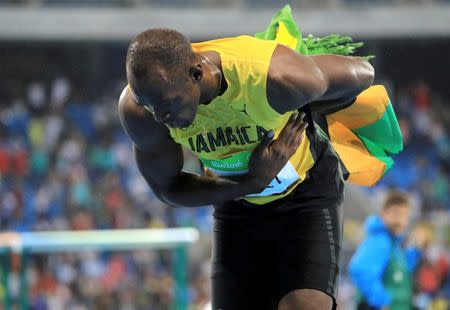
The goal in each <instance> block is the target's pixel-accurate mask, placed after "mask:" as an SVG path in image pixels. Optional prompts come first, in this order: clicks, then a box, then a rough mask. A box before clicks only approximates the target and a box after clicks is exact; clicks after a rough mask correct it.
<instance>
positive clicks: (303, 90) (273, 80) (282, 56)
mask: <svg viewBox="0 0 450 310" xmlns="http://www.w3.org/2000/svg"><path fill="white" fill-rule="evenodd" d="M266 87H267V99H268V101H269V104H270V105H271V106H272V108H273V109H275V110H276V111H277V112H279V113H285V112H287V111H292V110H295V109H297V108H298V107H299V106H302V105H303V102H301V101H304V102H308V100H310V98H313V97H316V96H317V95H318V94H321V93H323V91H324V83H323V79H322V77H321V71H320V69H319V68H318V67H317V66H316V64H315V62H314V61H313V60H312V59H311V58H310V57H308V56H304V55H301V54H299V53H298V52H296V51H294V50H293V49H291V48H289V47H287V46H285V45H283V44H279V45H278V46H277V47H276V48H275V50H274V53H273V55H272V58H271V61H270V65H269V72H268V76H267V86H266ZM299 101H300V102H299Z"/></svg>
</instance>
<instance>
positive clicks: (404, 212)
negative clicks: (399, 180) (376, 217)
mask: <svg viewBox="0 0 450 310" xmlns="http://www.w3.org/2000/svg"><path fill="white" fill-rule="evenodd" d="M410 209H411V208H410V201H409V197H408V196H407V194H405V193H402V192H399V191H394V190H393V191H390V192H389V193H388V194H387V196H386V198H385V200H384V204H383V206H382V208H381V213H380V215H381V218H382V219H383V222H384V224H385V225H386V226H387V228H388V229H389V230H390V231H391V232H392V233H393V234H395V235H400V234H402V233H403V232H404V231H405V229H406V227H407V226H408V221H409V213H410Z"/></svg>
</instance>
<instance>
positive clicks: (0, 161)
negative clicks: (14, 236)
mask: <svg viewBox="0 0 450 310" xmlns="http://www.w3.org/2000/svg"><path fill="white" fill-rule="evenodd" d="M123 85H124V83H123V81H118V82H117V83H116V84H114V85H113V86H111V87H109V89H105V91H104V92H103V93H102V94H101V95H99V96H98V97H97V98H96V99H95V100H86V99H85V98H83V96H82V95H81V94H82V89H77V88H76V87H75V86H74V85H73V83H71V81H70V79H69V78H67V77H64V76H59V77H57V78H54V79H52V80H50V81H33V82H30V83H28V84H26V85H17V88H16V89H15V90H14V91H10V92H8V93H3V94H1V96H0V230H1V231H19V232H20V231H39V230H63V229H70V230H84V229H108V228H111V229H120V228H143V227H174V226H193V227H196V228H198V229H199V230H200V231H201V232H202V235H203V238H202V240H201V242H200V245H197V247H199V248H200V249H201V250H200V251H195V253H194V254H192V255H191V257H190V268H189V272H188V278H189V294H188V296H189V303H190V305H191V306H190V309H192V310H194V309H198V310H201V309H203V308H204V306H205V305H206V304H207V303H208V301H209V286H208V285H209V284H208V283H209V282H208V278H209V273H208V271H209V269H208V268H209V254H210V253H209V247H210V239H209V237H208V235H209V232H210V231H211V229H212V216H211V211H212V210H211V207H204V208H171V207H168V206H166V205H165V204H164V203H162V202H160V201H159V200H158V199H157V198H156V197H155V196H154V195H153V194H152V192H151V191H150V190H149V188H148V186H147V184H146V183H145V181H144V180H143V178H142V177H141V176H140V174H139V172H138V170H137V167H136V165H135V163H134V160H133V154H132V151H131V145H130V142H129V139H128V138H127V137H126V135H125V133H124V131H123V130H122V127H121V126H120V122H119V120H118V116H117V110H116V109H117V108H116V103H117V98H118V96H119V94H120V91H121V89H122V87H123ZM392 98H395V99H394V100H393V102H394V108H395V109H396V112H397V114H398V118H399V123H400V125H401V128H402V132H403V136H404V142H405V148H404V152H402V153H401V154H399V155H398V156H395V161H396V164H395V166H394V168H393V169H392V170H391V171H390V172H389V173H388V174H387V175H386V176H385V178H384V179H383V180H382V181H381V182H380V184H378V185H377V186H376V187H375V188H373V189H369V190H365V194H366V195H367V197H370V198H369V199H372V198H373V199H375V200H376V197H377V196H378V195H380V193H383V192H384V191H385V190H386V189H387V188H390V187H395V188H399V189H403V190H405V191H408V192H409V193H411V196H412V197H413V198H414V200H415V202H416V206H417V208H416V211H417V212H416V214H418V217H420V219H428V220H430V219H432V217H431V216H432V215H433V214H439V215H441V216H444V217H445V216H447V219H448V214H449V213H450V198H449V197H450V196H449V194H450V193H449V191H450V184H449V176H450V170H449V168H450V165H449V164H450V162H449V159H450V142H449V135H448V132H449V131H448V128H449V125H450V123H449V119H450V117H449V110H448V107H447V108H445V109H442V108H441V106H435V100H434V93H433V91H432V90H431V89H430V88H429V87H428V86H427V84H425V83H417V84H415V85H412V86H411V87H409V88H408V89H402V90H397V91H396V92H395V95H393V96H392ZM446 100H447V101H444V102H445V104H447V106H448V105H449V98H447V99H446ZM444 106H445V105H444ZM186 158H187V160H186V163H185V168H186V169H188V170H191V171H198V170H199V165H198V162H197V161H196V160H195V159H194V158H193V157H192V156H191V155H189V154H187V153H186ZM436 212H437V213H436ZM361 220H362V219H361ZM445 229H446V231H445V233H444V237H443V239H442V238H441V239H440V240H438V241H436V242H435V245H434V246H430V249H429V251H427V253H426V255H425V257H424V258H423V260H422V265H421V267H420V269H419V271H418V272H417V274H416V282H415V283H416V291H417V294H416V300H415V303H416V305H417V307H418V308H419V309H431V308H427V307H430V305H431V304H432V302H435V303H437V302H443V301H444V302H445V299H450V273H449V258H450V257H449V252H448V249H449V241H450V240H449V236H448V235H449V232H450V229H449V226H448V221H447V224H446V225H445ZM355 246H356V244H354V245H352V247H353V249H354V247H355ZM346 263H347V262H346V261H345V260H344V262H343V268H342V270H343V273H342V279H341V289H340V290H341V296H342V304H343V305H344V306H343V307H342V309H349V308H347V306H345V305H350V304H351V300H352V296H353V295H354V289H352V285H351V283H350V282H349V280H348V278H347V277H346V275H345V266H346ZM12 265H13V269H14V271H15V272H14V273H13V274H12V276H11V278H10V282H9V289H10V290H11V291H12V292H13V295H14V296H16V298H17V297H18V295H19V292H18V282H19V278H18V274H17V271H18V268H19V267H18V265H19V261H18V257H16V256H15V257H13V264H12ZM28 275H29V276H28V281H29V287H30V298H31V308H32V309H120V310H131V309H154V310H159V309H161V310H163V309H169V304H170V300H171V299H172V297H173V282H174V279H173V277H172V258H171V253H170V252H168V251H138V250H137V251H127V252H121V253H104V252H86V253H69V252H67V253H64V254H60V255H59V254H58V255H56V254H52V255H49V256H44V255H39V256H38V255H35V256H33V257H32V259H31V263H30V264H29V270H28ZM0 291H1V294H4V293H5V288H4V287H3V288H1V290H0ZM439 300H440V301H439ZM434 309H441V308H434ZM442 309H444V308H442Z"/></svg>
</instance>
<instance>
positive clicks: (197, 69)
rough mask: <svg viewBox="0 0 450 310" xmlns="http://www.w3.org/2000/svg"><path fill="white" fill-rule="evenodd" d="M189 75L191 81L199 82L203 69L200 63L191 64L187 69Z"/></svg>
mask: <svg viewBox="0 0 450 310" xmlns="http://www.w3.org/2000/svg"><path fill="white" fill-rule="evenodd" d="M189 71H190V72H189V73H190V76H191V78H192V81H193V82H194V84H195V83H199V82H200V81H201V80H202V78H203V69H202V66H201V65H200V64H197V65H195V66H192V67H191V69H190V70H189Z"/></svg>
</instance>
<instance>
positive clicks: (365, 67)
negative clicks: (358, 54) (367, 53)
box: [355, 58, 375, 93]
mask: <svg viewBox="0 0 450 310" xmlns="http://www.w3.org/2000/svg"><path fill="white" fill-rule="evenodd" d="M359 62H360V63H359V65H358V67H357V68H356V69H355V80H356V83H355V84H356V85H357V88H358V93H360V92H361V91H363V90H365V89H367V88H368V87H370V86H371V85H372V83H373V80H374V79H375V69H374V67H373V66H372V65H371V64H370V63H369V62H368V61H367V60H366V59H364V58H359Z"/></svg>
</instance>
